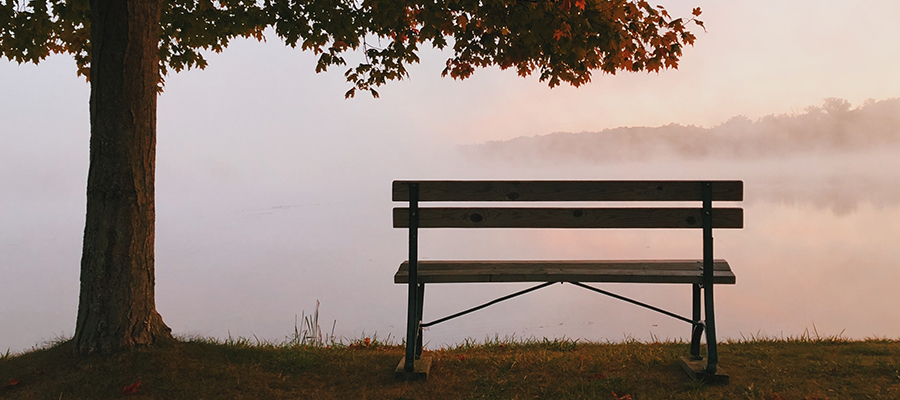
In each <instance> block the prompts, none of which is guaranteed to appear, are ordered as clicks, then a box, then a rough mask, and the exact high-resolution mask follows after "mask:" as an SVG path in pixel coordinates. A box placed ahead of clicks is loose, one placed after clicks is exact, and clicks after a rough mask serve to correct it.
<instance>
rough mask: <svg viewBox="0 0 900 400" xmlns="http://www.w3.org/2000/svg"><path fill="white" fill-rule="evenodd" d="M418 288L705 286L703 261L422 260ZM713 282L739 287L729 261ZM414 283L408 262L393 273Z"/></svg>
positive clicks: (719, 264)
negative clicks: (520, 284)
mask: <svg viewBox="0 0 900 400" xmlns="http://www.w3.org/2000/svg"><path fill="white" fill-rule="evenodd" d="M418 264H419V265H418V282H419V283H468V282H622V283H693V284H701V283H703V260H603V261H569V260H565V261H531V260H529V261H433V260H419V262H418ZM713 271H714V272H713V282H714V283H715V284H734V283H735V277H734V273H732V272H731V267H730V266H729V265H728V262H727V261H725V260H722V259H716V260H714V262H713ZM394 283H409V261H404V262H403V263H402V264H401V265H400V269H399V270H398V271H397V273H396V274H394Z"/></svg>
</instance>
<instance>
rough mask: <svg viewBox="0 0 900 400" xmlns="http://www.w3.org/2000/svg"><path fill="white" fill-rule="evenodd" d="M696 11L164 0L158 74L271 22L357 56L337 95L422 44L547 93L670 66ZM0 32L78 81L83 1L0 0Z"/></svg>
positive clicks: (375, 81)
mask: <svg viewBox="0 0 900 400" xmlns="http://www.w3.org/2000/svg"><path fill="white" fill-rule="evenodd" d="M26 1H27V2H26ZM699 15H700V9H699V8H695V9H694V10H693V12H692V16H691V17H690V18H689V19H684V18H673V17H671V16H670V15H669V13H668V11H667V10H666V9H665V8H664V7H663V6H655V7H654V6H651V5H650V4H649V3H647V2H646V1H644V0H638V1H634V0H163V6H162V15H161V17H160V41H159V55H160V76H161V78H162V77H163V76H165V75H166V74H167V73H168V72H169V71H170V70H174V71H176V72H177V71H181V70H183V69H190V68H201V69H202V68H204V67H205V66H206V64H207V63H206V60H205V59H204V57H203V54H202V53H201V51H203V50H206V51H214V52H220V51H222V50H223V49H224V48H225V47H227V46H228V43H229V41H230V40H231V39H234V38H236V37H253V38H256V39H257V40H265V36H264V31H265V30H266V29H267V28H270V27H272V28H274V31H275V34H276V35H277V36H278V37H279V38H281V39H282V40H283V41H284V42H285V43H286V44H287V45H289V46H292V47H296V46H300V48H301V49H303V50H312V51H313V52H314V53H315V54H317V55H318V56H319V58H318V64H317V66H316V71H317V72H321V71H324V70H326V69H328V68H329V67H332V66H339V65H346V64H347V62H346V60H345V59H344V54H345V53H346V52H348V51H359V52H361V53H362V55H363V56H364V61H362V62H360V63H359V64H358V65H356V66H355V67H352V68H349V69H348V70H347V71H346V72H345V76H346V78H347V80H348V81H349V82H350V83H352V84H353V87H352V88H351V89H350V90H349V91H348V92H347V93H346V96H347V97H352V96H353V95H355V93H356V91H357V90H363V91H369V92H371V93H372V94H373V95H374V96H376V97H377V95H378V93H377V91H375V88H376V87H378V86H381V85H383V84H385V83H386V82H387V81H389V80H397V79H402V78H404V77H406V76H407V69H406V67H407V65H409V64H411V63H416V62H418V61H419V57H418V52H419V50H420V45H423V44H430V45H431V46H433V47H436V48H439V49H443V48H450V49H452V56H451V57H449V58H448V59H447V61H446V68H444V70H443V73H442V74H443V75H444V76H446V75H449V76H451V77H453V78H455V79H465V78H468V77H469V76H471V75H472V73H473V72H474V71H475V69H476V68H479V67H487V66H491V65H497V66H499V67H500V68H502V69H508V68H513V69H515V70H516V72H517V73H518V74H519V75H521V76H523V77H524V76H528V75H531V74H532V73H536V74H538V75H539V77H540V80H541V81H546V82H548V84H549V85H550V86H551V87H554V86H557V85H559V84H560V83H561V82H567V83H569V84H571V85H574V86H579V85H582V84H584V83H587V82H589V81H590V79H591V73H592V71H597V70H599V71H602V72H605V73H610V74H615V73H616V72H617V71H648V72H658V71H659V70H661V69H664V68H677V67H678V61H679V59H680V57H681V55H682V48H683V47H684V45H692V44H693V43H694V40H695V39H696V37H695V36H694V34H692V33H691V32H690V31H689V30H688V29H687V26H688V24H689V23H691V22H693V23H695V24H697V25H699V26H701V27H702V26H703V23H702V22H701V21H699V20H697V19H696V17H697V16H699ZM0 27H2V28H0V54H2V55H3V56H5V57H6V58H7V59H9V60H13V61H16V62H19V63H22V62H32V63H37V62H39V61H41V60H43V59H44V58H46V57H47V56H48V55H49V54H51V53H68V54H72V55H73V56H74V57H75V61H76V64H77V66H78V74H79V75H83V76H85V77H88V75H89V68H88V66H89V64H90V53H91V51H90V49H91V47H90V5H89V1H88V0H71V1H65V0H0ZM161 82H162V81H161Z"/></svg>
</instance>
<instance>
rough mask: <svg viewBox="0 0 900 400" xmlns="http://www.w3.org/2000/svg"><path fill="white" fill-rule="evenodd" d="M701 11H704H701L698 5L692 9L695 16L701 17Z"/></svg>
mask: <svg viewBox="0 0 900 400" xmlns="http://www.w3.org/2000/svg"><path fill="white" fill-rule="evenodd" d="M701 13H703V11H700V7H696V8H694V10H693V11H691V14H694V16H695V17H699V16H700V14H701Z"/></svg>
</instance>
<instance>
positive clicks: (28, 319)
mask: <svg viewBox="0 0 900 400" xmlns="http://www.w3.org/2000/svg"><path fill="white" fill-rule="evenodd" d="M895 104H896V101H895V100H890V101H884V102H878V103H875V104H874V105H871V104H870V105H865V106H861V108H856V109H854V110H866V109H868V108H869V107H875V106H878V107H884V106H885V105H895ZM848 112H855V111H852V110H851V111H848ZM889 114H890V113H889ZM804 115H805V114H804ZM873 115H876V114H873ZM877 115H880V114H877ZM877 115H876V116H877ZM796 118H805V117H804V116H800V117H796ZM873 118H875V117H873ZM766 120H767V118H763V119H761V121H762V122H741V123H742V124H744V123H746V124H749V126H750V127H751V128H752V127H753V126H754V125H756V124H765V123H766V122H765V121H766ZM182 122H183V123H188V124H189V122H186V121H182ZM232 122H235V123H238V121H237V120H234V121H232ZM864 122H865V121H864ZM869 122H871V121H869ZM226 123H227V122H226ZM732 123H733V122H731V123H725V124H723V125H719V126H717V127H715V128H712V129H710V130H699V132H698V133H696V134H693V133H692V134H691V135H689V136H688V138H689V140H691V141H695V139H696V138H697V137H700V136H702V135H710V136H715V135H717V132H716V131H717V130H718V129H723V128H722V127H727V126H729V124H732ZM864 125H865V124H864ZM814 126H815V128H816V129H817V130H821V129H822V128H823V127H825V128H828V127H829V126H831V125H828V124H825V125H822V123H821V121H817V122H816V123H815V124H814ZM795 128H796V129H797V130H796V132H801V131H802V132H807V131H803V127H802V126H796V127H795ZM898 128H900V125H897V124H896V123H893V125H888V126H885V127H884V129H883V131H884V132H886V133H885V136H884V137H886V138H887V137H896V136H897V135H898ZM162 129H164V128H162ZM670 129H674V130H676V131H679V130H680V129H683V127H677V126H668V127H660V128H641V129H638V130H637V132H639V133H641V135H642V139H641V140H642V141H645V142H646V143H653V142H654V140H653V137H652V136H653V135H660V136H663V137H665V136H666V135H669V133H668V132H669V130H670ZM697 129H699V128H697ZM211 131H212V132H214V131H215V130H214V129H213V130H211ZM620 131H623V130H622V129H618V130H613V131H612V132H614V133H615V132H620ZM624 131H626V132H631V131H635V130H631V129H624ZM279 132H281V133H279ZM644 132H650V133H644ZM848 133H849V134H850V135H851V136H853V135H854V134H855V132H854V131H852V130H851V131H849V132H848ZM601 134H603V133H602V132H601ZM203 135H204V136H207V137H209V138H210V140H211V139H212V137H213V136H214V133H204V134H203ZM254 135H256V136H255V137H254V138H253V140H250V139H251V138H248V137H241V136H226V137H221V138H217V139H215V140H216V141H215V146H214V147H212V148H211V147H210V146H209V143H212V142H210V141H205V140H197V139H196V137H194V138H191V137H189V136H185V137H176V138H164V139H162V140H161V143H160V148H161V151H160V153H161V154H167V155H166V156H161V157H160V158H161V160H160V163H159V167H158V168H159V171H158V174H159V178H158V185H159V188H158V196H157V207H158V216H157V218H158V221H157V256H156V264H157V303H158V308H159V310H160V312H161V313H162V315H163V317H164V319H165V320H166V322H167V323H168V324H169V325H170V326H171V327H172V328H173V329H174V331H175V332H176V333H177V334H181V335H201V336H214V337H219V338H223V337H228V336H229V335H231V336H234V337H237V336H242V337H257V338H260V339H262V340H275V341H277V340H281V339H283V338H284V337H285V336H286V335H287V334H289V333H290V332H291V331H292V329H293V323H294V316H295V314H300V313H301V312H304V311H305V312H307V313H308V312H310V311H312V310H313V308H314V307H315V302H316V301H317V300H318V301H321V303H322V307H321V310H320V312H321V320H322V321H323V325H324V326H323V327H326V329H327V328H328V327H330V326H331V324H332V322H334V321H336V322H335V331H334V332H335V334H336V335H338V336H340V337H345V338H354V337H359V336H360V335H364V334H366V335H372V334H377V335H379V336H380V337H384V336H387V335H390V336H391V337H394V338H397V337H398V336H399V337H402V335H403V330H404V321H405V309H404V307H405V296H406V289H405V287H404V286H402V285H394V284H393V283H392V275H393V273H394V272H395V270H396V268H397V265H398V264H399V263H400V262H401V261H402V260H403V259H405V257H406V253H405V252H406V232H405V230H402V229H393V228H392V227H391V218H390V215H391V208H392V207H394V206H400V204H393V203H392V202H391V201H390V185H391V181H392V180H394V179H741V180H743V181H744V182H745V201H744V202H742V203H741V205H742V206H743V207H744V208H745V229H741V230H721V231H717V232H716V234H715V237H716V256H717V257H722V258H726V259H728V260H729V261H730V263H731V265H732V267H733V269H734V271H735V273H736V275H737V285H734V286H722V287H721V288H720V289H718V290H717V310H718V317H719V321H720V322H719V332H720V336H722V337H726V338H741V337H748V336H750V335H760V334H761V335H770V336H779V335H785V336H796V335H800V334H803V333H804V332H805V331H806V330H810V331H812V329H813V328H814V327H815V329H816V330H817V331H818V332H819V334H822V335H837V334H841V335H843V336H844V337H850V338H865V337H872V336H877V337H897V336H898V332H900V318H897V315H896V311H895V308H894V307H893V306H891V305H892V304H898V303H900V292H898V291H897V290H895V285H896V282H900V268H898V265H900V250H898V247H897V246H896V239H897V238H898V237H900V224H897V223H896V221H900V190H898V189H897V188H898V187H900V185H898V183H900V159H898V157H896V154H897V151H898V150H900V146H898V145H897V144H896V142H894V141H890V140H887V139H885V140H882V141H881V142H879V143H878V144H877V145H870V146H853V147H852V148H842V147H839V146H836V147H830V148H827V149H819V150H815V151H811V150H809V149H808V148H807V146H805V145H803V143H800V144H798V145H797V146H795V148H793V149H792V150H790V151H782V152H780V153H779V154H778V155H777V156H769V157H750V156H746V157H713V156H712V155H710V156H699V155H696V154H693V153H691V154H685V153H682V152H679V151H678V150H677V149H679V148H680V147H678V146H677V144H678V139H677V138H676V139H672V138H668V139H666V140H667V141H666V143H669V144H670V145H672V146H674V147H673V148H674V149H676V150H674V151H673V150H671V149H665V148H662V149H659V148H655V149H653V150H652V151H644V150H641V151H639V152H636V153H635V154H638V155H639V157H637V159H634V160H631V159H628V157H626V156H624V155H623V156H621V157H619V158H616V159H612V160H611V159H609V158H601V159H598V160H593V159H590V158H589V157H587V156H585V154H590V151H589V149H586V148H585V147H584V146H582V145H580V144H578V143H577V141H578V140H581V139H584V138H585V137H586V136H590V135H587V134H579V135H562V134H554V135H548V136H538V137H531V138H520V139H514V140H511V141H507V142H491V143H486V144H481V145H474V146H472V145H467V146H455V145H448V144H436V145H430V146H420V147H419V149H418V151H417V152H415V153H406V154H404V155H403V157H399V156H398V153H399V152H397V151H395V149H402V148H403V146H404V140H397V139H394V138H391V137H390V136H388V137H387V138H385V137H371V138H365V137H363V139H362V140H363V141H365V140H371V141H372V143H370V144H366V143H358V144H357V145H356V146H352V147H340V146H342V145H341V143H342V141H343V138H342V137H340V136H337V137H329V138H327V139H326V142H325V144H324V145H323V146H324V147H325V148H331V146H334V147H333V148H340V149H341V150H340V154H339V155H336V154H333V153H325V152H320V151H317V150H315V149H310V148H304V146H303V143H302V141H303V138H302V137H298V136H297V135H294V134H288V133H286V132H282V131H279V130H278V129H272V130H270V131H256V133H255V134H254ZM260 135H262V136H266V137H265V138H263V140H259V139H260V138H259V136H260ZM892 135H893V136H892ZM722 136H727V135H722ZM808 136H809V137H810V138H811V139H809V140H810V143H813V142H815V139H814V136H815V134H813V133H809V135H808ZM548 138H553V139H554V140H556V141H557V142H556V143H555V144H553V145H548V146H545V145H544V144H540V145H536V143H543V142H544V141H546V140H548ZM81 139H83V138H77V139H73V140H72V142H71V143H70V144H68V145H61V146H62V147H64V148H68V146H69V145H72V146H83V145H84V143H81V142H79V141H80V140H81ZM401 139H403V138H401ZM615 140H622V138H621V137H618V138H616V139H615ZM383 141H388V142H389V143H388V144H387V145H385V144H384V143H380V142H383ZM569 141H572V142H575V143H568V142H569ZM38 142H40V140H39V141H38ZM85 142H86V140H85ZM723 143H724V144H723ZM714 144H715V145H716V146H720V147H723V149H719V150H721V151H727V149H724V147H726V145H727V140H721V141H720V142H718V143H716V142H714ZM34 145H35V146H45V148H48V149H49V150H48V151H47V152H46V154H45V155H43V156H42V157H46V159H47V160H46V162H47V163H50V160H51V159H53V160H55V161H54V162H69V163H71V164H72V165H71V170H70V168H69V167H65V168H47V169H44V168H43V167H41V165H44V164H43V163H41V162H35V160H30V162H31V163H32V164H31V165H36V166H37V167H36V168H35V169H33V170H29V171H18V172H17V173H18V174H19V175H17V176H11V175H9V174H11V173H10V172H9V171H8V170H6V171H5V172H3V173H5V174H8V175H7V176H6V177H5V178H4V179H5V181H6V182H9V183H11V184H12V186H11V187H12V189H8V190H12V191H13V192H14V193H16V194H17V196H19V197H17V198H10V197H8V196H7V197H5V198H4V203H3V204H4V207H3V208H2V210H0V212H2V213H3V221H4V222H5V225H4V227H3V228H2V230H0V233H2V236H0V239H2V242H0V243H2V245H3V252H2V253H0V258H2V259H0V262H2V263H3V265H5V266H12V272H11V273H12V274H14V276H16V280H3V281H2V283H0V285H2V292H3V299H4V302H3V305H2V308H0V311H2V313H3V320H4V321H16V323H15V324H8V323H4V326H3V329H2V339H3V345H4V346H6V347H9V348H12V349H14V350H16V349H24V348H27V347H29V346H32V345H34V344H35V343H36V342H37V341H39V340H40V339H41V338H45V339H46V338H52V337H53V336H55V335H62V336H66V335H71V333H72V331H71V329H72V327H73V326H74V316H75V311H76V310H75V306H76V304H77V303H76V301H75V300H76V299H77V279H78V275H77V274H78V269H77V260H78V259H79V254H80V239H81V235H80V233H81V232H80V231H81V229H82V224H83V206H84V205H83V194H82V192H83V189H82V188H81V187H80V186H79V183H80V182H81V181H79V180H78V179H71V181H70V180H69V179H66V178H65V175H67V174H75V175H78V174H80V173H83V168H84V166H83V165H81V164H83V163H84V160H83V159H79V157H75V158H71V157H61V156H60V155H59V154H56V152H63V150H61V149H56V147H55V146H54V145H53V144H49V143H46V142H43V143H35V144H34ZM536 148H551V149H554V150H553V151H552V152H548V153H546V154H529V155H528V157H524V158H523V157H521V155H522V154H527V153H528V152H529V151H532V150H533V149H536ZM567 148H577V149H579V152H576V154H577V155H572V156H571V157H569V156H567V152H566V151H565V149H567ZM473 149H478V150H481V149H491V151H488V152H482V153H479V151H473ZM528 149H532V150H528ZM599 151H601V152H608V150H607V149H606V148H600V149H599ZM32 154H34V153H32ZM613 154H615V153H613ZM625 154H626V155H627V154H628V153H627V152H626V153H625ZM12 156H14V155H12ZM404 158H405V159H404ZM66 160H68V161H66ZM364 165H368V166H372V167H370V168H365V167H361V166H364ZM409 165H413V166H414V168H409ZM317 168H322V169H325V168H327V169H328V172H325V171H322V172H321V173H317V172H316V169H317ZM29 179H36V180H39V181H42V182H45V183H46V184H45V185H42V186H38V187H36V186H33V185H30V184H28V180H29ZM17 184H18V185H19V186H18V187H17V186H16V185H17ZM7 187H10V186H7ZM700 243H701V237H700V233H699V232H694V231H675V230H672V231H670V230H653V231H642V230H614V231H610V230H595V231H582V230H574V231H565V230H426V231H423V232H422V233H421V235H420V255H421V257H422V258H434V259H437V258H450V259H490V258H497V259H532V258H533V259H579V258H581V259H584V258H589V259H598V258H599V259H602V258H611V259H629V258H631V259H634V258H698V257H700V256H701V254H700V251H701V246H700ZM9 273H10V272H7V274H9ZM8 276H9V275H8ZM526 286H527V285H517V284H491V285H485V284H482V285H472V284H470V285H430V286H429V287H428V288H427V290H426V292H427V293H426V309H425V319H427V320H431V319H435V318H438V317H442V316H444V315H447V314H450V313H452V312H455V311H458V310H460V309H462V308H467V307H470V306H474V305H477V304H480V303H481V302H484V301H488V300H491V299H493V298H495V297H498V296H500V295H504V294H507V293H510V292H513V291H516V290H519V289H521V288H524V287H526ZM605 288H606V289H608V290H612V291H614V292H617V293H620V294H624V295H630V296H634V297H636V298H638V299H640V300H643V301H647V302H650V303H654V304H662V305H665V307H666V308H668V309H671V310H673V311H677V312H679V313H682V314H685V315H686V314H688V313H689V307H690V305H689V294H690V287H689V286H686V285H680V286H675V285H622V284H613V285H606V286H605ZM36 310H39V312H36ZM37 332H40V333H39V334H37V335H36V333H37ZM688 332H689V331H688V326H687V325H686V324H684V323H682V322H680V321H676V320H673V319H670V318H669V317H665V316H661V315H657V314H655V313H652V312H649V311H645V310H642V309H638V308H635V307H633V306H630V305H627V304H625V303H622V302H619V301H617V300H614V299H610V298H606V297H603V296H600V295H597V294H594V293H591V292H587V291H584V290H581V289H578V288H575V287H573V286H569V285H554V286H551V287H549V288H546V289H543V290H541V291H539V292H536V293H533V294H530V295H528V296H524V297H521V298H517V299H514V300H511V301H508V302H504V303H501V304H499V305H497V306H494V307H491V308H489V309H487V310H484V311H481V312H478V313H475V314H473V315H471V316H467V317H464V318H462V319H460V320H456V321H453V322H448V323H446V324H442V325H439V326H436V327H433V328H431V329H430V330H429V331H428V333H427V338H428V341H429V346H432V347H440V346H442V345H445V344H452V343H458V342H459V341H461V340H463V339H466V338H475V339H484V338H485V337H493V336H494V335H499V336H501V337H503V336H509V335H513V336H517V337H531V336H535V337H568V338H579V339H585V340H611V341H617V340H623V339H625V338H629V337H633V338H637V339H641V340H650V339H651V338H652V337H658V338H663V339H665V338H687V335H688Z"/></svg>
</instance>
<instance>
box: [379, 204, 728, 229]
mask: <svg viewBox="0 0 900 400" xmlns="http://www.w3.org/2000/svg"><path fill="white" fill-rule="evenodd" d="M701 213H702V209H700V208H460V207H455V208H438V207H434V208H419V227H420V228H702V227H703V222H702V220H701ZM712 213H713V214H712V215H713V228H742V227H743V225H744V212H743V209H740V208H713V211H712ZM394 227H395V228H408V227H409V209H408V208H405V207H401V208H395V209H394Z"/></svg>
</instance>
